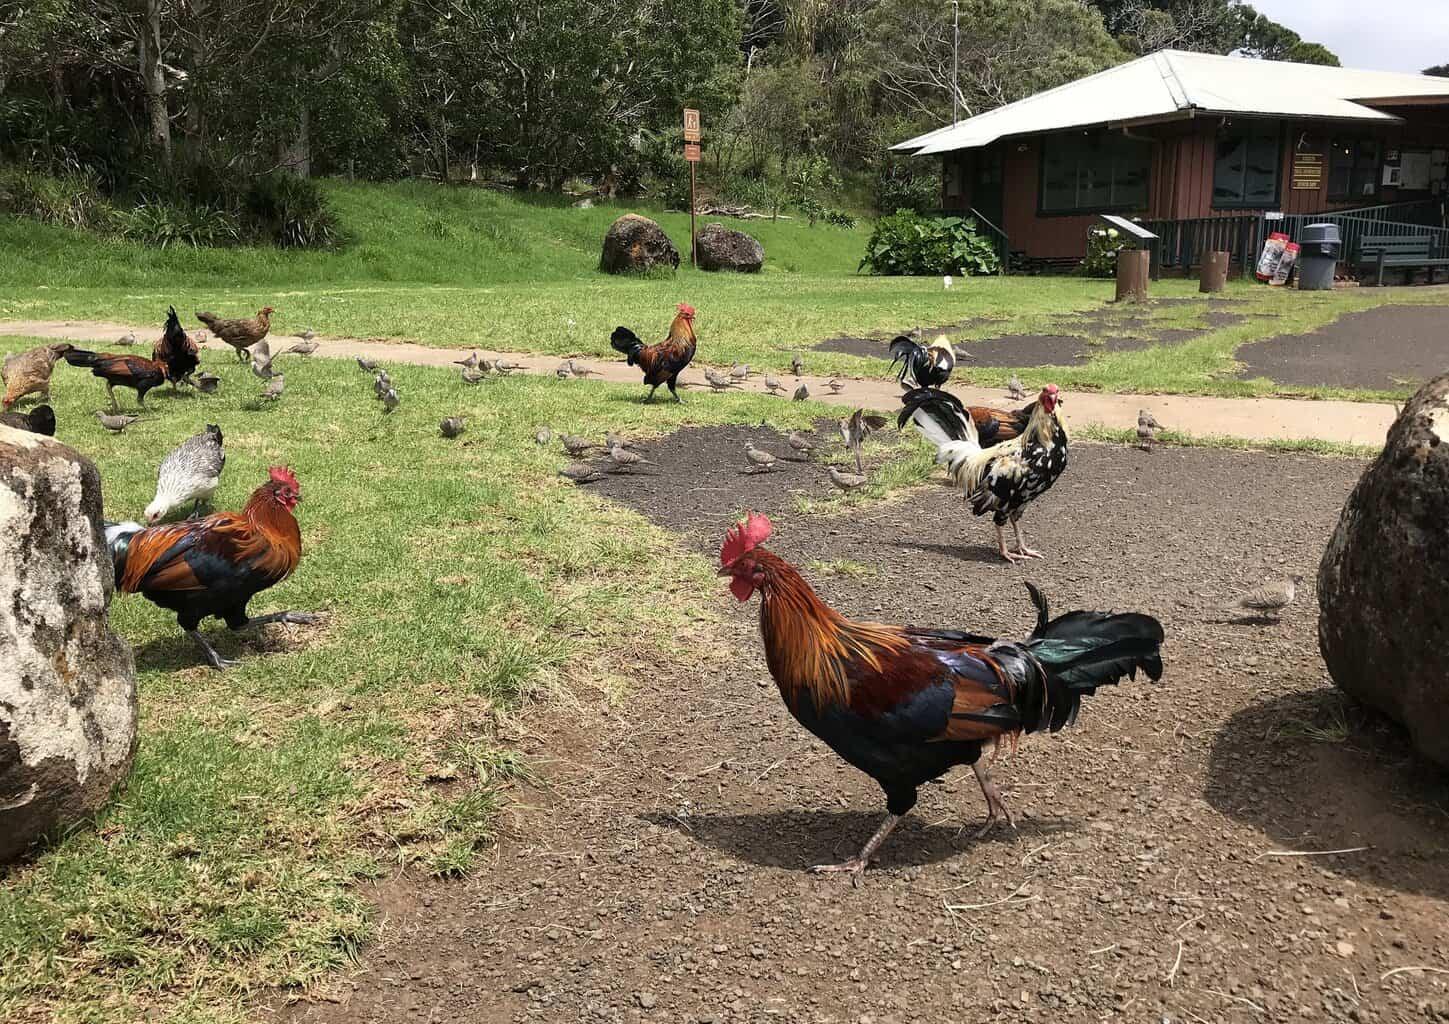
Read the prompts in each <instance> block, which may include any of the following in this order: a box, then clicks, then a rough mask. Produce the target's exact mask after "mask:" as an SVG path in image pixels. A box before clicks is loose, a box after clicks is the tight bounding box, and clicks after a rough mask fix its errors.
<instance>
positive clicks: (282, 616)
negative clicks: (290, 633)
mask: <svg viewBox="0 0 1449 1024" xmlns="http://www.w3.org/2000/svg"><path fill="white" fill-rule="evenodd" d="M321 621H322V617H321V616H320V615H314V614H312V613H311V612H271V613H269V614H267V615H256V616H253V617H252V618H250V619H247V620H246V622H244V623H242V624H241V625H240V626H236V627H233V628H235V629H251V628H252V627H253V626H270V625H272V624H273V623H285V624H287V625H290V626H311V625H314V624H315V623H318V622H321Z"/></svg>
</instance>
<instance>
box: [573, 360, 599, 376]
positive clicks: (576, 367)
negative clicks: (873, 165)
mask: <svg viewBox="0 0 1449 1024" xmlns="http://www.w3.org/2000/svg"><path fill="white" fill-rule="evenodd" d="M568 368H569V372H570V373H572V374H573V375H574V376H575V377H597V376H598V375H599V371H598V370H595V369H593V368H591V367H588V366H585V365H584V364H583V363H581V362H579V361H578V360H577V359H570V360H569V361H568Z"/></svg>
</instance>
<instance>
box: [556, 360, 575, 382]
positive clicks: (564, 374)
mask: <svg viewBox="0 0 1449 1024" xmlns="http://www.w3.org/2000/svg"><path fill="white" fill-rule="evenodd" d="M553 375H554V376H555V377H557V378H558V379H559V380H568V379H569V378H570V377H572V376H573V374H572V373H570V372H569V368H568V364H567V363H560V364H559V365H558V367H557V368H556V369H555V370H554V371H553Z"/></svg>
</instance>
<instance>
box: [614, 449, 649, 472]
mask: <svg viewBox="0 0 1449 1024" xmlns="http://www.w3.org/2000/svg"><path fill="white" fill-rule="evenodd" d="M609 461H610V462H612V463H613V464H614V468H615V469H633V468H634V467H635V466H641V465H646V464H648V462H649V460H648V459H646V458H645V457H644V456H642V455H640V454H639V453H638V452H631V451H630V450H629V449H627V448H624V447H622V446H620V445H615V446H614V447H612V448H610V449H609Z"/></svg>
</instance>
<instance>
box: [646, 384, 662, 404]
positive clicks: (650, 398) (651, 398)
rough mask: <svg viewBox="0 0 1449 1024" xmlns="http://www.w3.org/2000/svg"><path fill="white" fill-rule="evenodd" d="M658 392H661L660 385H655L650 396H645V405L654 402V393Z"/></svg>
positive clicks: (650, 391) (650, 390)
mask: <svg viewBox="0 0 1449 1024" xmlns="http://www.w3.org/2000/svg"><path fill="white" fill-rule="evenodd" d="M658 390H659V385H658V384H655V385H654V386H653V387H652V388H650V389H649V394H647V395H645V396H644V404H645V405H648V404H649V403H650V402H652V401H654V392H656V391H658Z"/></svg>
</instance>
